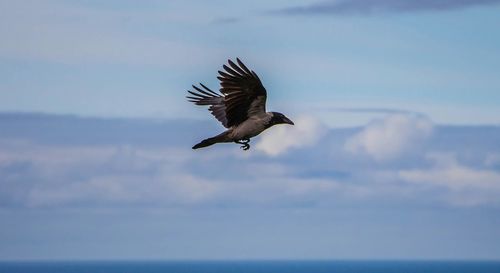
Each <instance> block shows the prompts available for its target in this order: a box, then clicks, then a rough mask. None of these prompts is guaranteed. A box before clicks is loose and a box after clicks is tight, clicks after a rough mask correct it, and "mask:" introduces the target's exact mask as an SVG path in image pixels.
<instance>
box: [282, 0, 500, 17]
mask: <svg viewBox="0 0 500 273" xmlns="http://www.w3.org/2000/svg"><path fill="white" fill-rule="evenodd" d="M498 3H500V1H499V0H333V1H332V0H330V1H323V2H317V3H313V4H311V5H307V6H297V7H290V8H285V9H282V10H279V11H277V12H278V13H281V14H286V15H300V14H303V15H314V14H325V15H326V14H334V15H371V14H385V13H411V12H424V11H448V10H458V9H465V8H470V7H475V6H486V5H495V4H498Z"/></svg>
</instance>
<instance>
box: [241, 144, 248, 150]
mask: <svg viewBox="0 0 500 273" xmlns="http://www.w3.org/2000/svg"><path fill="white" fill-rule="evenodd" d="M240 149H243V151H246V150H248V149H250V144H248V143H245V144H243V145H242V146H241V147H240Z"/></svg>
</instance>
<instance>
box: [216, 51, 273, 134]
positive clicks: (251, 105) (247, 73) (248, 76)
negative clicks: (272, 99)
mask: <svg viewBox="0 0 500 273" xmlns="http://www.w3.org/2000/svg"><path fill="white" fill-rule="evenodd" d="M236 61H237V63H238V65H236V64H235V63H234V62H232V61H231V60H228V64H229V66H227V65H224V66H223V67H224V70H225V71H219V74H220V76H218V77H217V78H218V79H219V80H220V85H221V89H220V91H221V93H222V94H223V95H224V105H225V118H226V120H227V126H226V127H231V126H234V125H238V124H240V123H242V122H243V121H245V120H247V119H248V118H249V117H250V116H252V115H256V114H259V113H265V112H266V98H267V93H266V89H265V88H264V86H263V85H262V83H261V81H260V79H259V77H258V76H257V74H255V72H253V71H252V70H250V69H248V68H247V67H246V66H245V65H244V64H243V62H241V61H240V59H238V58H236ZM216 117H217V116H216Z"/></svg>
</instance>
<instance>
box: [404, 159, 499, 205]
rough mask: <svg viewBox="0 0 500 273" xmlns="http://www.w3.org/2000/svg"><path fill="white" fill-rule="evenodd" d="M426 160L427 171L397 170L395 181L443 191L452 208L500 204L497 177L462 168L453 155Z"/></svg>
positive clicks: (481, 171) (489, 173)
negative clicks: (429, 163) (429, 165)
mask: <svg viewBox="0 0 500 273" xmlns="http://www.w3.org/2000/svg"><path fill="white" fill-rule="evenodd" d="M429 158H430V159H431V160H432V161H433V162H434V165H433V167H431V168H430V169H413V170H401V171H399V177H400V178H401V179H402V180H403V181H406V182H410V183H413V184H417V185H421V186H424V187H429V188H435V187H441V188H445V189H446V190H447V192H446V193H445V199H446V201H447V202H450V203H451V204H453V205H459V206H474V205H481V204H485V203H499V202H500V173H498V172H495V171H493V170H488V169H475V168H472V167H469V166H465V165H462V164H460V163H459V162H457V160H456V159H455V157H454V156H453V155H446V154H431V155H429Z"/></svg>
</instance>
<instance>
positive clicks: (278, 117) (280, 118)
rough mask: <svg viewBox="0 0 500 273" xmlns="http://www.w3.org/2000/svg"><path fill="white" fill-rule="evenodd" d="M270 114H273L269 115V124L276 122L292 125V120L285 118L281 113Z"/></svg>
mask: <svg viewBox="0 0 500 273" xmlns="http://www.w3.org/2000/svg"><path fill="white" fill-rule="evenodd" d="M271 114H272V115H273V116H272V117H271V121H270V123H271V125H276V124H290V125H294V123H293V121H291V120H290V119H289V118H287V117H286V116H285V115H283V114H282V113H278V112H271Z"/></svg>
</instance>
